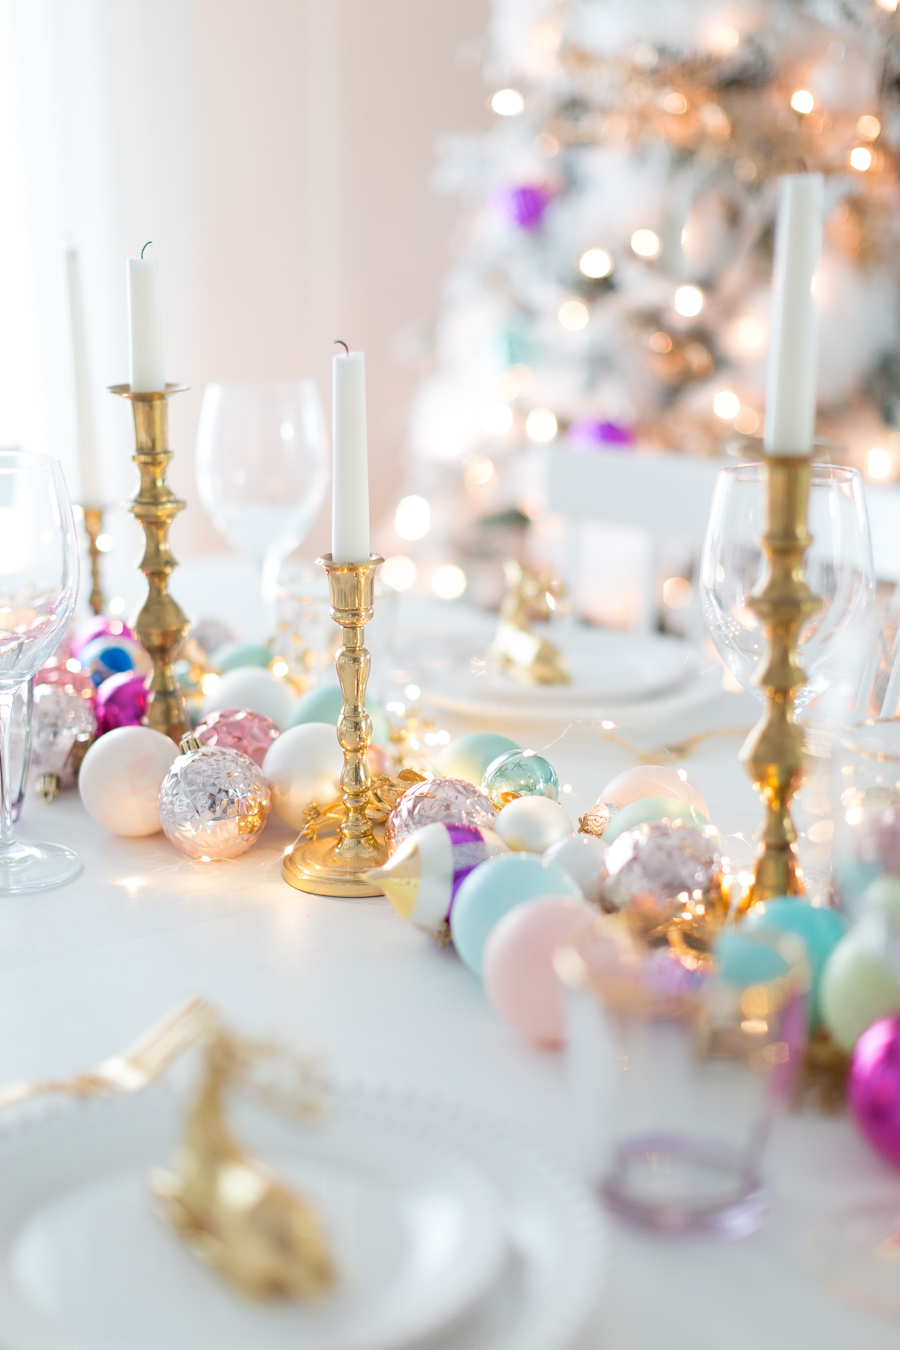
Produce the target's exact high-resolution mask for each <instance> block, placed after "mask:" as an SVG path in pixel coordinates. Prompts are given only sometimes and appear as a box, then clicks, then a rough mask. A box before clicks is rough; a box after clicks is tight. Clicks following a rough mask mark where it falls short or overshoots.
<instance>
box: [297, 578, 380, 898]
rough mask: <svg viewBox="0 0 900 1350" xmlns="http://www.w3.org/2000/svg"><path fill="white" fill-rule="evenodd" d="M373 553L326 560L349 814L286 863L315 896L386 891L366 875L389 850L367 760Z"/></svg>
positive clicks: (303, 888) (301, 846)
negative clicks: (337, 642) (375, 817)
mask: <svg viewBox="0 0 900 1350" xmlns="http://www.w3.org/2000/svg"><path fill="white" fill-rule="evenodd" d="M383 561H384V559H383V558H379V557H378V556H377V555H375V554H373V556H372V557H371V558H369V560H368V562H361V563H336V562H333V561H332V559H331V554H330V553H327V554H326V555H325V557H324V558H319V559H318V562H319V565H320V566H321V567H324V568H325V571H326V572H327V573H328V589H329V592H330V595H331V617H332V618H333V619H334V621H335V623H337V624H340V626H341V630H342V631H341V637H342V645H341V648H340V650H339V651H338V654H337V657H336V658H335V666H336V667H337V673H338V679H339V680H340V682H341V692H342V694H343V696H344V706H343V710H342V712H341V717H340V721H339V722H338V726H337V738H338V741H339V743H340V746H341V749H342V750H343V752H344V767H343V770H342V772H341V791H342V793H343V797H344V818H343V820H342V821H341V823H340V824H339V826H338V832H337V838H334V837H330V836H329V837H326V838H324V839H304V838H300V839H298V840H297V843H296V844H295V845H294V847H293V849H292V850H291V852H290V853H289V854H288V855H287V857H286V858H285V860H284V864H283V872H284V879H285V881H287V882H288V883H289V884H290V885H291V886H295V887H296V889H297V890H298V891H309V892H311V893H312V894H313V895H342V896H364V895H382V894H383V892H382V890H381V887H380V886H377V885H376V884H375V883H374V882H372V881H370V880H368V879H367V878H366V876H365V873H366V872H368V871H369V870H370V869H371V868H374V867H380V866H381V865H382V863H384V862H385V861H386V859H387V850H386V849H385V847H384V845H383V844H380V843H379V842H378V841H377V840H376V839H375V836H374V834H373V833H372V825H371V822H370V821H369V819H368V816H367V814H366V811H367V807H368V796H369V785H370V783H371V775H370V773H369V765H368V760H367V758H366V756H367V754H368V750H369V745H370V743H371V740H372V719H371V718H370V717H369V714H368V713H367V712H366V685H367V683H368V680H369V667H370V665H371V660H370V657H369V653H368V652H367V651H366V649H365V647H364V646H363V645H362V644H363V629H364V627H365V625H366V624H367V623H368V622H369V621H370V620H371V618H372V613H373V602H374V596H375V571H376V569H377V568H378V567H380V565H381V564H382V562H383Z"/></svg>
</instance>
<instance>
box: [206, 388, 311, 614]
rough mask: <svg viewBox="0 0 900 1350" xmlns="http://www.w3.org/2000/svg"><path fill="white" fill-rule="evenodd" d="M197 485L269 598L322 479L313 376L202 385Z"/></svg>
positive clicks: (304, 528) (302, 533)
mask: <svg viewBox="0 0 900 1350" xmlns="http://www.w3.org/2000/svg"><path fill="white" fill-rule="evenodd" d="M196 474H197V487H198V490H199V492H200V499H201V501H202V502H203V505H204V507H205V508H206V510H207V512H208V513H209V516H210V518H211V519H212V521H213V524H214V525H215V526H216V529H217V530H219V531H220V533H221V534H223V535H224V536H225V538H226V539H227V540H228V542H229V544H231V545H232V547H233V548H235V549H237V550H238V552H239V553H243V554H244V555H246V556H249V557H250V558H252V559H253V560H254V561H255V562H256V563H257V565H258V566H259V567H260V569H261V572H262V581H263V592H264V594H265V595H267V596H268V597H269V598H274V585H275V578H276V576H277V573H278V568H279V566H280V564H281V562H282V560H283V559H284V558H286V557H287V556H288V554H289V553H293V551H294V549H295V548H297V546H298V545H299V544H301V543H302V542H303V540H304V539H305V538H306V535H307V533H308V532H309V529H310V526H311V525H312V523H313V521H314V519H315V517H316V515H317V513H318V510H319V507H320V506H321V505H322V499H323V497H324V495H325V489H326V487H327V485H328V438H327V435H326V431H325V419H324V417H323V415H322V405H321V402H320V400H319V395H318V391H317V389H316V386H315V384H314V383H313V382H312V380H298V381H294V382H285V383H259V384H208V385H207V386H206V390H205V392H204V395H203V406H202V408H201V410H200V424H199V427H198V430H197V455H196Z"/></svg>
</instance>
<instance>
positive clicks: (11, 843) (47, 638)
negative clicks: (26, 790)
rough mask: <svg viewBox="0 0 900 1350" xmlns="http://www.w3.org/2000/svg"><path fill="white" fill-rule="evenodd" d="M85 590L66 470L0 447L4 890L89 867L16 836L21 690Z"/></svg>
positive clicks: (0, 870)
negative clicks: (16, 710)
mask: <svg viewBox="0 0 900 1350" xmlns="http://www.w3.org/2000/svg"><path fill="white" fill-rule="evenodd" d="M77 592H78V545H77V542H76V537H75V522H74V520H73V518H72V508H71V506H70V504H69V495H68V492H67V491H66V483H65V479H64V477H63V473H62V469H61V468H60V466H59V464H58V463H57V462H56V460H54V459H51V458H50V457H49V456H47V455H32V454H28V453H27V452H25V451H22V450H3V451H0V893H2V892H11V891H28V890H40V889H43V888H44V887H45V886H56V885H58V884H59V883H60V882H62V881H68V880H69V878H70V877H73V876H75V875H76V874H77V873H78V872H79V871H80V870H81V859H80V858H79V857H78V854H77V853H74V852H73V851H72V850H71V849H68V848H64V847H63V846H62V845H60V844H34V843H27V844H25V843H20V842H19V840H18V839H17V838H16V835H15V831H14V829H13V820H12V815H13V807H14V803H15V796H16V790H17V789H16V784H15V783H14V782H13V773H12V754H11V740H12V721H13V705H14V702H15V699H16V694H17V691H19V690H22V686H23V685H25V684H26V683H27V681H28V680H30V679H31V677H32V676H33V675H35V674H36V673H37V671H38V670H39V669H40V667H41V666H42V665H43V664H44V662H45V661H46V660H47V658H48V657H49V656H51V655H52V654H53V652H54V651H55V650H56V648H57V647H58V646H59V643H60V642H61V641H62V638H63V635H64V633H65V631H66V628H67V627H68V625H69V621H70V619H71V617H72V613H73V611H74V609H75V599H76V595H77ZM24 692H25V691H23V693H24Z"/></svg>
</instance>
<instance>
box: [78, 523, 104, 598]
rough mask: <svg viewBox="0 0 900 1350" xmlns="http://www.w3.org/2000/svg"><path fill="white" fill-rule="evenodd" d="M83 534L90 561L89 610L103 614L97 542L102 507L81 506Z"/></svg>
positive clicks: (100, 530)
mask: <svg viewBox="0 0 900 1350" xmlns="http://www.w3.org/2000/svg"><path fill="white" fill-rule="evenodd" d="M81 510H82V514H83V515H84V532H85V534H86V535H87V537H88V555H89V557H90V560H91V602H90V603H91V609H92V610H93V611H94V613H95V614H102V613H103V606H104V605H105V604H106V599H105V597H104V595H103V586H102V583H101V578H100V550H99V548H98V547H97V540H98V539H99V537H100V534H101V532H102V530H103V507H102V506H83V507H82V508H81Z"/></svg>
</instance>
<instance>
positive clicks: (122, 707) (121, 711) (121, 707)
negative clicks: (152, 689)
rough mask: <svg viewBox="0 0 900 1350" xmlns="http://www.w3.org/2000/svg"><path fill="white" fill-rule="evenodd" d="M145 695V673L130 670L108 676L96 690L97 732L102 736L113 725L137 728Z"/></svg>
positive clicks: (145, 701)
mask: <svg viewBox="0 0 900 1350" xmlns="http://www.w3.org/2000/svg"><path fill="white" fill-rule="evenodd" d="M148 698H149V695H148V693H147V677H146V675H135V673H134V671H132V670H123V671H122V673H121V674H120V675H110V677H109V679H108V680H104V681H103V683H102V684H101V685H100V688H99V689H98V690H97V735H98V736H105V735H106V733H107V731H114V730H115V729H116V727H139V726H140V725H141V723H142V721H143V719H144V714H145V712H146V711H147V702H148Z"/></svg>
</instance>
